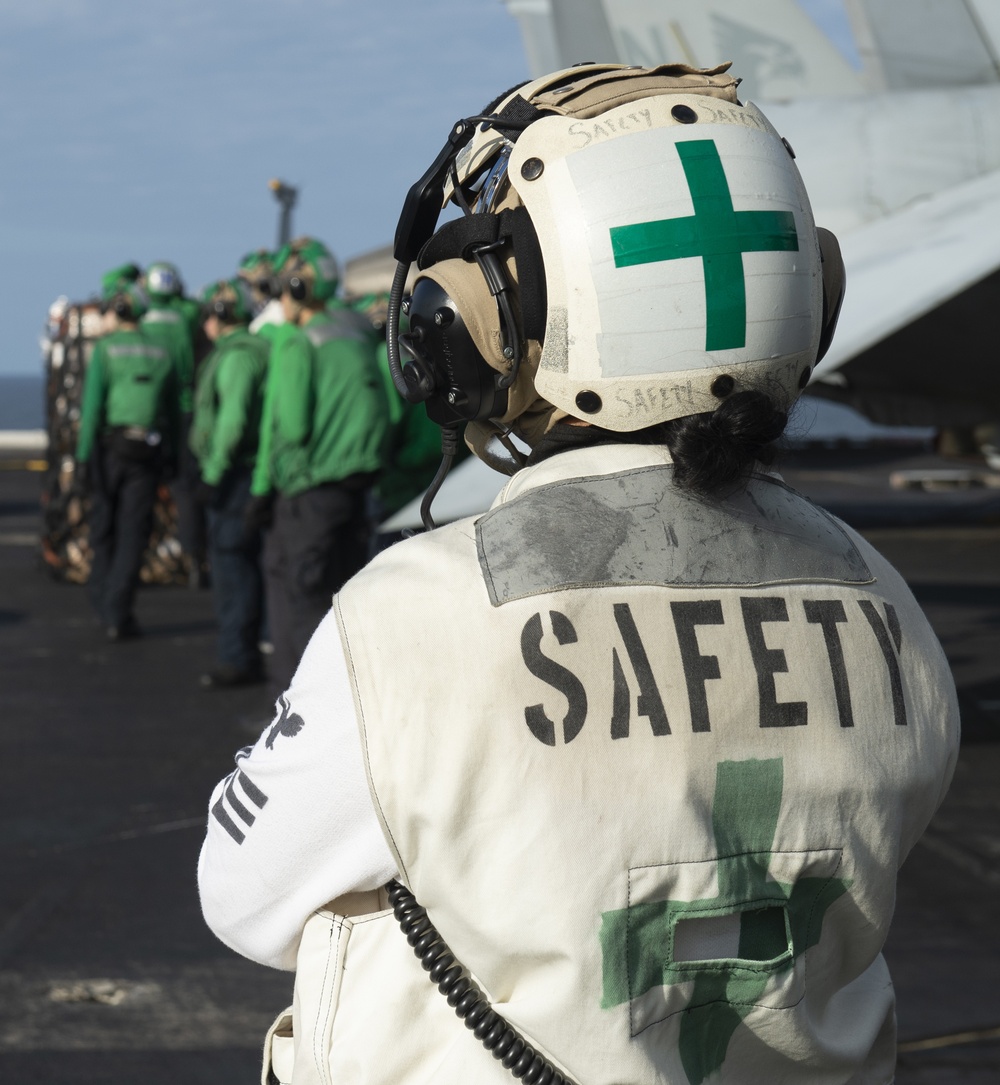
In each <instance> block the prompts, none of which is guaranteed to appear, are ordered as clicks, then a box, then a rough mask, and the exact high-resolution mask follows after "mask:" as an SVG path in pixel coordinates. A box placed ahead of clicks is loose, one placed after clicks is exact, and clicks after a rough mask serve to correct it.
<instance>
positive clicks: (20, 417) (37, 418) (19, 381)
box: [0, 373, 45, 430]
mask: <svg viewBox="0 0 1000 1085" xmlns="http://www.w3.org/2000/svg"><path fill="white" fill-rule="evenodd" d="M44 427H45V377H44V375H43V374H41V373H11V374H4V375H0V430H10V429H44Z"/></svg>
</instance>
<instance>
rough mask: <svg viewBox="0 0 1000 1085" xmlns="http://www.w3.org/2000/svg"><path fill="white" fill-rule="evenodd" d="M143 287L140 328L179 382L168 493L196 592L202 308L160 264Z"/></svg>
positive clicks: (200, 552)
mask: <svg viewBox="0 0 1000 1085" xmlns="http://www.w3.org/2000/svg"><path fill="white" fill-rule="evenodd" d="M142 283H143V287H144V288H145V290H146V293H147V295H148V296H149V310H148V311H147V312H146V313H145V314H144V316H143V318H142V327H143V329H144V330H145V331H147V332H148V333H149V334H150V336H152V337H153V338H154V339H155V340H156V341H157V342H158V343H160V344H161V345H162V346H163V347H165V348H166V349H167V350H168V351H169V352H170V356H171V358H173V360H174V364H175V366H176V368H177V375H178V378H179V381H180V402H181V430H182V432H181V449H180V458H179V461H178V464H177V477H176V478H174V479H173V480H172V482H171V492H172V494H173V498H174V502H175V504H176V506H177V538H178V542H180V545H181V550H182V551H183V554H184V561H185V565H186V570H187V575H188V580H189V583H190V584H191V585H192V586H193V587H198V586H200V585H202V584H203V583H205V575H204V562H205V535H206V525H205V512H204V509H202V508H201V507H200V506H199V504H198V503H197V502H196V501H195V499H194V494H195V489H196V487H197V485H198V464H197V462H196V461H195V459H194V456H193V455H192V453H191V448H190V442H189V434H190V430H191V412H192V410H193V403H194V378H195V354H194V343H195V336H196V334H198V328H197V324H198V319H197V314H199V313H200V309H201V307H200V305H199V304H198V302H196V301H193V300H189V299H187V298H185V297H184V283H183V282H182V280H181V274H180V271H178V269H177V268H176V267H175V266H174V265H173V264H170V263H167V262H166V261H164V260H160V261H157V262H156V263H153V264H150V265H149V267H147V268H146V271H145V273H144V274H143V277H142Z"/></svg>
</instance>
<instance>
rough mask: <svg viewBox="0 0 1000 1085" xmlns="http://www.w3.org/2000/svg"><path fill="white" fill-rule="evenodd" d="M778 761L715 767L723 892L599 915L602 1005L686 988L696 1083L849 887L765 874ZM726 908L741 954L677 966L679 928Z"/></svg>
mask: <svg viewBox="0 0 1000 1085" xmlns="http://www.w3.org/2000/svg"><path fill="white" fill-rule="evenodd" d="M783 770H784V766H783V762H782V759H781V758H780V757H779V758H773V759H769V760H766V761H757V760H750V761H720V762H719V764H718V765H717V767H716V776H715V800H714V803H713V807H712V830H713V833H714V835H715V845H716V849H717V854H718V856H719V859H718V861H717V863H718V886H719V894H718V896H717V897H714V898H712V899H709V900H690V901H677V900H664V901H652V902H648V903H638V904H634V905H632V906H631V907H629V908H621V909H619V910H616V911H611V912H605V913H604V914H603V915H602V917H601V920H602V922H601V948H602V951H603V959H604V994H603V998H602V1000H601V1005H602V1006H603V1007H604V1008H605V1009H609V1008H611V1007H612V1006H618V1005H621V1003H623V1002H629V1001H631V1000H632V999H634V998H638V997H640V996H641V995H643V994H645V993H646V992H647V991H651V990H653V989H654V988H655V987H663V986H670V985H672V984H675V983H685V984H692V991H691V997H690V999H689V1000H688V1003H687V1006H686V1008H685V1012H684V1015H683V1016H682V1018H681V1022H680V1035H679V1042H678V1049H679V1054H680V1057H681V1064H682V1066H683V1067H684V1072H685V1073H686V1075H687V1078H688V1081H689V1082H690V1083H691V1085H700V1083H701V1082H702V1081H704V1080H705V1078H707V1077H708V1076H709V1075H710V1074H712V1073H713V1072H714V1071H715V1070H717V1069H718V1068H719V1067H720V1066H721V1065H722V1063H723V1062H724V1061H725V1058H726V1051H727V1050H728V1048H729V1041H730V1039H731V1038H732V1035H733V1033H734V1032H735V1031H736V1029H737V1027H738V1026H739V1024H740V1022H741V1021H742V1020H743V1018H744V1017H745V1016H746V1015H747V1014H748V1013H749V1012H750V1010H751V1009H753V1007H754V1004H755V1003H757V1002H758V1001H759V999H760V998H761V996H762V995H763V994H764V992H765V990H766V989H767V985H768V983H769V982H770V980H771V978H772V977H774V976H778V975H781V974H782V973H783V972H787V971H788V970H789V969H791V968H792V967H794V964H795V960H796V958H797V957H799V956H800V955H801V954H802V953H804V952H805V951H806V950H807V949H808V948H809V947H810V946H814V945H815V944H816V943H817V942H818V941H819V938H820V933H821V930H822V925H823V916H824V913H825V912H826V910H827V908H829V906H830V905H831V904H832V903H833V902H834V901H835V900H836V899H837V898H838V897H840V896H841V895H842V894H843V893H844V892H846V890H847V888H848V886H849V884H850V883H849V882H848V881H845V880H841V879H838V878H815V877H802V878H799V879H798V881H796V882H795V883H794V885H783V884H782V883H781V882H778V881H775V880H774V879H773V878H772V877H770V876H769V874H768V866H769V864H770V860H771V850H772V846H773V843H774V833H775V829H776V828H777V824H778V814H779V813H780V811H781V795H782V791H783V785H784V771H783ZM726 912H729V913H733V914H735V915H737V916H738V923H739V927H738V930H739V948H738V950H737V951H736V953H735V955H734V956H735V957H737V958H739V959H741V960H742V961H743V962H744V963H749V962H752V967H750V968H747V967H743V968H741V967H739V966H738V965H737V964H736V963H735V962H734V961H733V960H731V959H728V958H727V959H721V960H714V959H712V960H708V961H705V962H704V963H700V964H696V965H692V964H691V963H689V962H687V961H685V962H680V963H678V962H676V961H674V960H673V959H672V955H671V949H672V947H673V946H674V944H675V936H676V928H677V924H678V923H679V922H681V921H683V920H685V919H688V918H690V919H695V920H697V919H699V918H701V917H704V916H708V915H716V916H718V915H722V914H725V913H726Z"/></svg>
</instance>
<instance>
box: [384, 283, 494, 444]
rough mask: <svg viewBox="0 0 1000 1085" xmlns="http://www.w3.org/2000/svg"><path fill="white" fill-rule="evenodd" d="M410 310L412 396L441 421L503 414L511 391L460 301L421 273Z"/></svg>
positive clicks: (407, 339)
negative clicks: (487, 355) (490, 361)
mask: <svg viewBox="0 0 1000 1085" xmlns="http://www.w3.org/2000/svg"><path fill="white" fill-rule="evenodd" d="M471 270H472V271H473V272H474V273H475V274H476V275H479V271H478V269H476V268H475V267H473V268H472V269H471ZM406 311H407V316H408V318H409V331H407V332H405V333H404V334H402V335H401V336H400V337H399V344H400V347H401V348H402V350H401V353H402V357H403V359H404V360H403V379H404V380H405V381H406V384H407V388H408V389H409V390H410V393H411V394H410V395H409V396H408V398H410V399H411V401H412V402H416V403H420V402H423V403H425V404H426V407H427V415H428V417H429V418H430V419H431V420H432V421H434V422H437V423H438V425H440V426H449V425H454V424H455V423H457V422H472V421H476V420H479V419H483V418H493V417H496V416H498V415H502V414H503V413H504V411H505V410H506V409H507V391H506V389H504V388H501V387H500V386H499V385H500V380H501V374H500V373H499V372H497V370H495V369H493V368H492V367H491V366H490V365H489V364H488V363H487V361H486V359H485V358H484V357H483V356H482V354H481V353H480V352H479V349H478V348H477V346H476V344H475V341H474V339H473V337H472V334H471V332H470V330H469V327H468V324H467V322H466V320H465V318H464V316H463V314H462V312H461V311H460V310H459V307H458V304H457V303H456V302H455V300H454V299H453V298H452V297H451V296H450V295H449V294H448V293H447V292H446V291H445V289H444V288H443V287H442V286H441V284H440V283H437V282H435V281H434V280H433V279H430V278H420V279H418V280H417V283H416V286H415V287H414V290H413V295H412V297H411V298H410V301H409V304H408V306H407V310H406Z"/></svg>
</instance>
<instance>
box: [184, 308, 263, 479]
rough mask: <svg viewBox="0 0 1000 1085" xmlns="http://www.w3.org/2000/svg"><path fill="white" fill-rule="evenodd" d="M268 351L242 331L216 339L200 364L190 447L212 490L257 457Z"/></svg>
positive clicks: (254, 338)
mask: <svg viewBox="0 0 1000 1085" xmlns="http://www.w3.org/2000/svg"><path fill="white" fill-rule="evenodd" d="M268 352H269V347H268V343H267V341H266V340H265V339H262V338H261V337H260V336H258V335H254V334H253V333H252V332H249V331H246V330H245V329H242V328H241V329H239V330H237V331H233V332H230V333H229V334H228V335H223V336H220V337H219V338H218V339H217V340H216V342H215V348H214V349H213V350H212V352H211V354H209V355H208V357H207V358H206V359H205V361H204V362H203V363H202V366H201V370H200V372H199V373H198V384H197V386H196V388H195V393H194V418H193V419H192V422H191V434H190V437H189V444H190V446H191V451H192V452H193V453H194V454H195V457H196V458H197V460H198V464H199V467H200V469H201V476H202V478H203V479H204V480H205V481H206V482H207V483H209V484H210V485H212V486H217V485H218V484H219V483H220V482H221V480H222V478H223V476H224V475H225V473H226V472H227V471H228V470H229V469H230V468H232V467H236V466H249V465H251V464H252V463H253V462H254V459H255V457H256V454H257V441H258V437H259V434H260V419H261V407H262V404H263V400H264V381H265V378H266V376H267V357H268Z"/></svg>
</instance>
